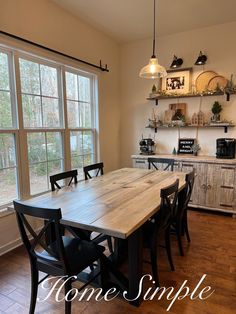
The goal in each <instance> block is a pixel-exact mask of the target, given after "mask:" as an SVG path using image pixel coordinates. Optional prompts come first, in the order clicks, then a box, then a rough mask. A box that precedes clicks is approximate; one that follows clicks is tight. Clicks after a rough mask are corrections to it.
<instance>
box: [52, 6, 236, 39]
mask: <svg viewBox="0 0 236 314" xmlns="http://www.w3.org/2000/svg"><path fill="white" fill-rule="evenodd" d="M51 1H53V2H54V3H56V4H58V5H59V6H61V7H63V8H64V9H66V10H67V11H69V12H70V13H72V14H73V15H75V16H77V17H78V18H80V19H81V20H82V21H84V22H86V23H87V24H90V25H92V26H93V27H95V28H97V29H98V30H100V31H102V32H104V33H106V34H107V35H109V36H110V37H112V38H114V39H115V40H117V41H118V42H120V43H125V42H130V41H135V40H140V39H144V38H148V37H151V36H152V24H153V0H116V1H115V0H51ZM156 2H157V5H156V6H157V8H156V12H157V34H158V35H159V36H162V35H169V34H173V33H179V32H183V31H187V30H192V29H196V28H201V27H207V26H211V25H216V24H223V23H227V22H232V21H236V1H235V0H223V1H222V0H156Z"/></svg>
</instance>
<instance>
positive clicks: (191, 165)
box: [183, 163, 194, 167]
mask: <svg viewBox="0 0 236 314" xmlns="http://www.w3.org/2000/svg"><path fill="white" fill-rule="evenodd" d="M183 167H194V166H193V164H184V163H183Z"/></svg>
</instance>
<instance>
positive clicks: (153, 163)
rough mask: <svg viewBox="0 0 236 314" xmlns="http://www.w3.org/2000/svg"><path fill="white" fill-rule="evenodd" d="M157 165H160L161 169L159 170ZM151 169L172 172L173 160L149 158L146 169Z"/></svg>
mask: <svg viewBox="0 0 236 314" xmlns="http://www.w3.org/2000/svg"><path fill="white" fill-rule="evenodd" d="M158 164H162V165H163V168H161V169H159V168H158ZM151 167H153V168H154V169H156V170H170V171H173V170H174V159H169V158H156V157H149V158H148V169H151Z"/></svg>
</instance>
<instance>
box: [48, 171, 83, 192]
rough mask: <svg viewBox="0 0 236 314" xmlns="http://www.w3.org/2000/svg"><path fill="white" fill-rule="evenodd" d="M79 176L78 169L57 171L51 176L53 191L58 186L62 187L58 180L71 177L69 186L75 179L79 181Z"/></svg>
mask: <svg viewBox="0 0 236 314" xmlns="http://www.w3.org/2000/svg"><path fill="white" fill-rule="evenodd" d="M77 176H78V171H77V170H70V171H65V172H61V173H57V174H54V175H52V176H50V177H49V179H50V183H51V189H52V191H55V190H56V188H57V189H61V186H60V185H59V183H58V181H61V180H65V179H70V180H69V182H68V186H70V185H71V183H72V181H73V180H74V183H77V182H78V180H77Z"/></svg>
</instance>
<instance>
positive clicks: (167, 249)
mask: <svg viewBox="0 0 236 314" xmlns="http://www.w3.org/2000/svg"><path fill="white" fill-rule="evenodd" d="M165 244H166V252H167V256H168V260H169V264H170V268H171V270H172V271H174V270H175V267H174V263H173V260H172V255H171V245H170V228H167V229H166V232H165Z"/></svg>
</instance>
